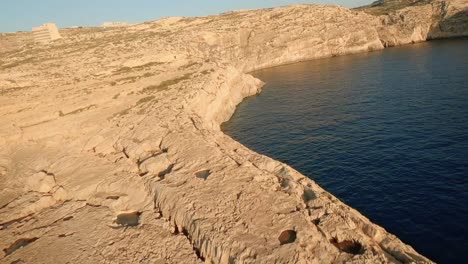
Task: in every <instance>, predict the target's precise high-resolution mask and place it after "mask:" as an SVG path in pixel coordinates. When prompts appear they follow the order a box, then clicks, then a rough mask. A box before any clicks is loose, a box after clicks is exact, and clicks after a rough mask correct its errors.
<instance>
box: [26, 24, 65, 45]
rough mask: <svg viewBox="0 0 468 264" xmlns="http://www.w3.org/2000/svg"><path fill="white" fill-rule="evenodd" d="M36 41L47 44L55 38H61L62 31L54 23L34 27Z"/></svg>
mask: <svg viewBox="0 0 468 264" xmlns="http://www.w3.org/2000/svg"><path fill="white" fill-rule="evenodd" d="M32 32H33V37H34V42H37V43H42V44H46V43H49V42H51V41H53V40H56V39H60V38H61V36H60V33H59V31H58V29H57V26H56V25H55V24H54V23H46V24H44V25H42V26H39V27H35V28H33V29H32Z"/></svg>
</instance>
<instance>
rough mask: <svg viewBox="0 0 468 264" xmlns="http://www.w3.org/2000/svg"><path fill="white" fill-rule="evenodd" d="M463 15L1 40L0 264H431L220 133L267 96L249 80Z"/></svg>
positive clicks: (189, 24) (276, 16) (278, 18)
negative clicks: (253, 99) (253, 100)
mask: <svg viewBox="0 0 468 264" xmlns="http://www.w3.org/2000/svg"><path fill="white" fill-rule="evenodd" d="M466 7H467V4H466V1H465V0H457V1H434V2H431V3H430V4H428V5H421V6H413V7H407V8H403V9H401V10H398V11H396V13H391V14H390V15H388V16H373V15H369V14H366V13H364V12H360V11H353V10H349V9H346V8H343V7H339V6H321V5H299V6H289V7H281V8H273V9H264V10H253V11H238V12H230V13H225V14H221V15H218V16H209V17H200V18H167V19H162V20H158V21H153V22H146V23H143V24H138V25H133V26H130V27H126V28H105V29H104V28H76V29H66V30H63V31H61V34H62V36H63V39H61V40H59V41H56V42H54V43H53V44H51V45H48V46H34V45H33V44H31V43H28V42H23V43H25V44H23V45H14V46H12V45H10V44H11V43H18V42H17V40H15V35H8V36H6V37H5V36H4V37H5V38H6V39H7V41H6V42H5V41H4V39H2V38H3V37H0V43H2V45H1V47H2V49H0V50H1V51H0V53H1V56H0V117H1V120H2V122H0V178H1V179H2V180H1V181H0V189H1V190H2V192H1V193H0V237H2V239H1V240H0V249H2V252H3V256H0V262H2V263H50V262H58V263H66V262H68V263H136V262H138V263H199V262H203V261H204V262H209V263H343V262H346V263H432V262H431V261H430V260H429V259H427V258H426V257H424V256H422V255H420V254H418V253H417V252H416V251H415V250H414V249H413V248H411V247H410V246H408V245H405V244H404V243H403V242H402V241H400V240H399V239H398V238H397V237H395V236H394V235H392V234H390V233H388V232H386V231H385V229H383V228H382V227H379V226H378V225H375V224H373V223H372V222H370V221H369V220H368V219H367V218H366V217H364V216H362V215H361V214H360V213H359V212H357V211H356V210H354V209H352V208H351V207H349V206H347V205H345V204H344V203H342V202H341V201H339V200H338V199H337V198H336V197H334V196H333V195H331V194H330V193H328V192H326V191H325V190H323V189H322V188H321V187H320V186H318V185H317V184H316V183H315V182H314V181H312V180H310V179H309V178H307V177H305V176H303V175H301V174H300V173H299V172H297V171H295V170H294V169H293V168H291V167H289V166H288V165H286V164H283V163H281V162H278V161H275V160H273V159H271V158H269V157H266V156H263V155H260V154H258V153H255V152H253V151H251V150H249V149H248V148H246V147H245V146H243V145H241V144H240V143H238V142H236V141H234V140H232V139H231V138H229V137H228V136H226V135H224V134H223V133H222V132H221V131H220V129H219V127H220V124H221V123H222V122H224V121H226V120H228V119H229V118H230V116H231V115H232V113H233V112H234V110H235V107H236V105H237V104H239V103H240V102H241V101H242V100H243V98H245V97H247V96H251V95H254V94H257V93H259V92H260V89H261V86H262V82H261V81H260V80H258V79H255V78H254V77H252V76H251V75H249V74H247V72H249V71H252V70H256V69H261V68H266V67H272V66H276V65H282V64H286V63H294V62H298V61H303V60H310V59H316V58H322V57H328V56H338V55H345V54H351V53H358V52H367V51H372V50H379V49H383V48H384V47H387V46H394V45H402V44H408V43H412V42H418V41H425V40H427V39H430V38H439V37H454V36H466V35H467V32H468V30H467V25H466V24H457V23H455V24H454V22H453V21H464V20H463V19H464V17H465V15H466V11H464V10H466ZM454 18H455V20H453V19H454ZM18 38H21V39H22V40H25V39H27V38H28V35H27V34H26V33H21V34H19V35H18ZM6 43H7V44H6ZM8 43H10V44H8Z"/></svg>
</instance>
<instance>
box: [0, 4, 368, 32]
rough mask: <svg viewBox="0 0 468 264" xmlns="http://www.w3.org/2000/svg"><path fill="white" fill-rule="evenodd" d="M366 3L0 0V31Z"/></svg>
mask: <svg viewBox="0 0 468 264" xmlns="http://www.w3.org/2000/svg"><path fill="white" fill-rule="evenodd" d="M370 2H372V0H302V1H301V0H2V2H1V3H0V32H12V31H19V30H21V31H30V30H31V28H32V27H34V26H38V25H41V24H43V23H46V22H55V23H57V26H58V27H60V28H63V27H71V26H96V25H100V24H102V23H103V22H105V21H127V22H130V23H136V22H144V21H150V20H156V19H158V18H161V17H168V16H204V15H211V14H218V13H221V12H225V11H230V10H237V9H253V8H263V7H274V6H282V5H290V4H300V3H302V4H312V3H317V4H339V5H343V6H346V7H356V6H361V5H365V4H368V3H370Z"/></svg>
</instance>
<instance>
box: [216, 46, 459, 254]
mask: <svg viewBox="0 0 468 264" xmlns="http://www.w3.org/2000/svg"><path fill="white" fill-rule="evenodd" d="M254 75H255V76H256V77H258V78H260V79H261V80H263V81H265V82H266V86H265V87H264V90H263V92H262V93H261V94H260V95H258V96H255V97H250V98H247V99H246V100H245V101H244V102H243V103H242V104H241V105H240V106H239V107H238V109H237V111H236V113H235V114H234V116H233V117H232V119H231V120H230V121H229V122H228V123H225V124H224V125H223V130H224V131H225V132H226V133H227V134H228V135H230V136H232V137H233V138H234V139H236V140H238V141H240V142H241V143H243V144H245V145H246V146H248V147H249V148H251V149H253V150H255V151H257V152H260V153H262V154H266V155H268V156H270V157H273V158H276V159H278V160H281V161H283V162H286V163H288V164H289V165H291V166H292V167H294V168H296V169H297V170H299V171H301V172H302V173H303V174H305V175H307V176H308V177H310V178H312V179H313V180H315V181H316V182H317V183H318V184H320V185H321V186H322V187H324V188H325V189H326V190H328V191H329V192H331V193H333V194H334V195H335V196H337V197H338V198H340V199H341V200H342V201H344V202H345V203H347V204H349V205H350V206H352V207H354V208H356V209H357V210H359V211H360V212H362V213H363V214H364V215H366V216H367V217H369V218H370V219H371V220H372V221H374V222H375V223H377V224H379V225H381V226H383V227H384V228H386V229H387V230H388V231H389V232H391V233H393V234H395V235H397V236H398V237H399V238H401V239H402V240H403V241H404V242H405V243H408V244H410V245H411V246H413V247H414V248H415V249H416V250H417V251H418V252H420V253H422V254H424V255H426V256H427V257H429V258H431V259H432V260H434V261H437V262H440V263H468V262H467V261H468V227H467V225H468V39H459V40H446V41H434V42H429V43H422V44H416V45H410V46H405V47H398V48H391V49H387V50H384V51H380V52H373V53H367V54H359V55H352V56H343V57H335V58H330V59H322V60H316V61H311V62H305V63H298V64H293V65H287V66H282V67H276V68H272V69H267V70H263V71H258V72H255V73H254Z"/></svg>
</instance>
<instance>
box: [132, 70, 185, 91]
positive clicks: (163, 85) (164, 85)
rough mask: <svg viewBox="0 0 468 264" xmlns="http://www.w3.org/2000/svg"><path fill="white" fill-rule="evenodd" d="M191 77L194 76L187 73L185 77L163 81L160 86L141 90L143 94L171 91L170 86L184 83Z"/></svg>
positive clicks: (151, 86)
mask: <svg viewBox="0 0 468 264" xmlns="http://www.w3.org/2000/svg"><path fill="white" fill-rule="evenodd" d="M191 76H192V74H191V73H187V74H185V75H184V76H181V77H179V78H175V79H172V80H167V81H163V82H161V83H160V84H158V85H150V86H148V87H145V88H143V90H141V92H142V93H152V92H161V91H164V90H167V89H169V87H170V86H173V85H176V84H178V83H180V82H182V81H185V80H187V79H189V78H190V77H191Z"/></svg>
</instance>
